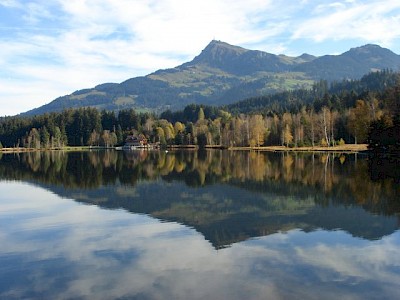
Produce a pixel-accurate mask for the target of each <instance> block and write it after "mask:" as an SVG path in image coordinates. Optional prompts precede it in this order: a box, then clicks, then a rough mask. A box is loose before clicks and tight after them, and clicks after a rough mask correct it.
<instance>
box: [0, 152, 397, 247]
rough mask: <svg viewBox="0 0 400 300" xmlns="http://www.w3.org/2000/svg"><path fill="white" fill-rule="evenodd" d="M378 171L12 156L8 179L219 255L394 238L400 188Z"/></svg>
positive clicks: (242, 156)
mask: <svg viewBox="0 0 400 300" xmlns="http://www.w3.org/2000/svg"><path fill="white" fill-rule="evenodd" d="M369 170H371V164H370V163H369V161H368V160H367V159H365V158H362V157H358V158H357V157H355V156H354V155H344V154H318V155H317V154H299V153H297V154H296V153H259V152H250V153H249V152H229V151H205V152H189V151H187V152H176V153H171V152H170V153H165V152H159V151H156V152H149V151H144V152H140V151H133V152H116V151H100V152H69V153H65V152H60V151H58V152H32V153H22V154H14V155H10V154H7V155H4V156H3V158H2V160H1V163H0V178H3V179H8V180H9V179H14V180H24V181H29V182H34V183H35V184H37V185H41V186H42V187H45V188H47V189H49V190H51V191H53V192H54V193H57V194H58V195H60V196H63V197H66V198H72V199H74V200H76V201H79V202H83V203H89V204H96V205H99V206H101V207H103V208H111V209H117V208H123V209H125V210H127V211H130V212H132V213H144V214H148V215H151V216H153V217H156V218H158V219H160V220H165V221H175V222H178V223H181V224H185V225H188V226H190V227H192V228H195V229H196V230H197V231H198V232H201V233H202V234H203V235H204V237H205V238H206V239H207V240H209V241H210V242H211V243H212V245H213V246H214V247H215V248H217V249H218V248H223V247H226V246H229V245H232V244H233V243H236V242H239V241H243V240H246V239H249V238H251V237H258V236H265V235H271V234H274V233H279V232H287V231H290V230H293V229H301V230H303V231H305V232H310V231H315V230H318V229H320V228H322V229H327V230H336V229H343V230H345V231H346V232H348V233H350V234H351V235H353V236H356V237H361V238H365V239H370V240H374V239H380V238H382V237H383V236H386V235H390V234H392V233H393V232H394V231H395V230H397V229H398V227H399V212H400V207H399V205H400V201H399V198H398V195H399V194H400V193H399V192H400V190H399V185H398V184H397V182H396V180H395V179H393V178H390V177H389V178H384V179H382V180H371V176H370V175H369V174H370V173H369ZM355 220H356V221H355Z"/></svg>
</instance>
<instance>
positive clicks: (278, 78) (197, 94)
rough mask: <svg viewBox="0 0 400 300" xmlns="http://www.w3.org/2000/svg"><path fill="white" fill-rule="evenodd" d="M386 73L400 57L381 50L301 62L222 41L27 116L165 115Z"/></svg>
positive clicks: (307, 57) (396, 66)
mask: <svg viewBox="0 0 400 300" xmlns="http://www.w3.org/2000/svg"><path fill="white" fill-rule="evenodd" d="M382 69H392V70H395V71H397V70H399V69H400V56H399V55H397V54H395V53H393V52H392V51H390V50H388V49H384V48H381V47H380V46H377V45H365V46H362V47H358V48H353V49H350V50H349V51H347V52H345V53H343V54H341V55H325V56H321V57H315V56H312V55H309V54H306V53H305V54H303V55H301V56H298V57H291V56H286V55H275V54H271V53H267V52H263V51H258V50H248V49H245V48H242V47H238V46H233V45H230V44H227V43H224V42H221V41H215V40H213V41H211V43H210V44H208V45H207V47H206V48H205V49H204V50H203V51H202V52H201V53H200V54H199V55H198V56H196V57H195V58H194V59H193V60H192V61H190V62H187V63H184V64H182V65H180V66H177V67H175V68H171V69H165V70H158V71H156V72H154V73H152V74H149V75H147V76H143V77H135V78H131V79H128V80H126V81H124V82H122V83H119V84H118V83H105V84H100V85H98V86H95V87H94V88H90V89H84V90H79V91H76V92H74V93H72V94H70V95H66V96H62V97H59V98H57V99H55V100H54V101H52V102H50V103H49V104H46V105H44V106H41V107H39V108H36V109H33V110H31V111H28V112H26V113H24V114H23V115H35V114H42V113H46V112H52V111H60V110H63V109H66V108H77V107H84V106H92V107H96V108H98V109H106V110H120V109H126V108H135V109H137V110H140V111H155V112H162V111H165V110H167V109H171V110H177V109H182V108H183V107H185V106H186V105H188V104H191V103H196V104H207V105H225V104H230V103H234V102H236V101H239V100H242V99H245V98H249V97H254V96H259V95H267V94H272V93H276V92H280V91H284V90H289V89H298V88H308V87H311V86H312V84H313V83H314V81H315V80H320V79H325V80H328V81H333V80H341V79H358V78H360V77H361V76H363V75H364V74H366V73H368V72H371V71H375V70H382Z"/></svg>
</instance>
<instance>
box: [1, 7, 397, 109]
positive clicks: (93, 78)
mask: <svg viewBox="0 0 400 300" xmlns="http://www.w3.org/2000/svg"><path fill="white" fill-rule="evenodd" d="M397 2H398V1H385V3H384V4H382V2H381V1H376V0H374V1H363V2H361V1H336V2H334V3H330V4H326V2H325V1H301V2H293V1H272V0H268V1H265V0H249V1H229V0H219V1H215V0H202V1H200V0H192V1H180V0H165V1H148V0H118V1H115V0H87V1H81V0H71V1H63V0H58V1H39V0H37V1H30V2H29V3H28V4H26V3H25V2H24V1H17V0H1V1H0V9H1V10H5V11H4V13H5V15H7V13H8V12H12V13H13V14H14V15H15V16H20V18H19V19H18V18H12V19H10V20H5V21H3V22H2V23H1V25H0V31H2V32H3V33H4V34H3V35H2V36H1V37H0V70H1V71H0V73H1V75H2V76H1V77H0V85H1V86H5V85H7V86H8V89H7V90H8V93H7V94H5V93H4V92H2V91H0V105H1V107H2V109H1V111H0V115H4V114H15V113H17V112H22V111H26V110H27V109H30V108H34V107H37V106H40V105H43V104H45V103H46V102H49V101H51V100H53V99H54V98H55V97H54V93H53V91H57V90H58V91H59V92H58V94H56V95H57V96H59V95H63V94H67V93H70V92H72V91H74V90H77V89H81V88H87V87H91V86H94V85H96V84H100V83H103V82H120V81H123V80H125V79H128V78H130V77H135V76H138V75H145V74H148V73H150V72H152V71H155V70H157V69H161V68H168V67H174V66H176V65H179V64H180V63H183V62H185V61H188V60H190V59H191V58H193V57H194V56H195V55H197V54H199V53H200V51H201V50H202V49H203V48H204V47H205V46H206V45H207V43H208V42H210V41H211V40H212V39H213V38H215V39H219V40H223V41H226V42H228V43H231V44H236V45H241V46H245V47H249V48H252V49H259V50H265V51H268V52H272V53H277V54H278V53H283V52H286V53H297V54H301V53H303V52H305V49H300V48H297V47H298V44H297V41H299V40H307V41H308V43H311V44H314V45H315V44H318V43H320V42H326V41H335V40H336V41H337V40H349V39H353V40H354V39H358V40H362V41H365V42H372V43H381V44H382V45H384V46H393V45H394V44H395V41H398V39H399V38H400V36H399V35H400V34H399V30H397V28H400V26H399V25H400V13H399V9H400V4H398V3H397ZM352 46H354V45H352ZM349 48H350V47H349ZM332 52H337V50H333V51H332ZM21 65H22V66H23V67H24V68H21V67H20V66H21ZM38 66H40V69H42V70H45V69H47V71H45V72H39V75H38V76H37V77H36V76H35V73H36V72H38ZM29 68H31V71H29ZM22 70H24V71H26V72H27V73H26V74H25V73H21V72H20V71H22ZM44 73H47V74H48V76H47V77H42V76H41V75H43V74H44ZM67 75H68V76H67ZM26 81H27V82H26ZM38 81H40V83H39V85H38ZM54 82H57V83H56V84H55V85H53V83H54ZM59 82H63V85H64V88H60V85H59ZM21 85H23V86H25V87H29V86H37V87H38V89H42V91H41V94H40V95H39V94H37V93H36V92H35V89H34V90H32V91H31V92H29V91H21V89H20V88H19V87H20V86H21ZM49 86H52V87H50V88H48V87H49ZM40 87H41V88H40ZM12 90H13V91H14V92H12ZM29 94H30V97H29ZM19 96H21V97H19ZM25 96H28V97H29V101H27V100H26V98H25ZM10 99H12V100H15V102H14V103H15V104H16V105H17V106H15V107H11V106H7V103H8V102H9V101H10ZM18 99H19V100H18Z"/></svg>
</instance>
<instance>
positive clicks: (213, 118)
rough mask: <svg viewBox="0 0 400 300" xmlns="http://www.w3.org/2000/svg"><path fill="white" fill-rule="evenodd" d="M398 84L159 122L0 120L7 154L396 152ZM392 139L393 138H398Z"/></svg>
mask: <svg viewBox="0 0 400 300" xmlns="http://www.w3.org/2000/svg"><path fill="white" fill-rule="evenodd" d="M399 116H400V76H399V74H398V73H393V72H391V71H382V72H377V73H371V74H369V75H366V76H364V77H363V78H362V79H361V80H353V81H343V82H336V83H333V84H330V85H328V83H327V82H326V81H320V82H319V83H317V84H315V85H314V86H313V88H312V89H310V90H306V89H303V90H297V91H292V92H285V93H279V94H276V95H274V96H266V97H260V98H251V99H247V100H245V101H241V102H239V103H237V104H234V105H230V106H226V107H211V106H200V105H189V106H187V107H186V108H185V109H184V110H183V111H179V112H171V111H166V112H164V113H162V114H161V115H160V116H156V115H154V114H150V113H138V112H136V111H135V110H133V109H129V110H121V111H120V112H119V113H118V114H117V113H115V112H113V111H105V110H103V111H98V110H96V109H94V108H90V107H89V108H79V109H76V110H73V109H67V110H64V111H63V112H60V113H50V114H43V115H40V116H35V117H29V118H28V117H26V118H23V117H6V118H2V119H1V120H0V142H1V146H3V147H27V148H59V147H63V146H65V145H70V146H79V145H103V146H114V145H122V144H123V143H124V140H125V138H126V136H127V135H129V134H136V135H138V134H143V135H145V136H146V137H147V138H148V139H149V140H150V141H152V142H159V143H160V144H161V145H199V146H205V145H219V146H222V147H231V146H263V145H285V146H288V147H292V146H304V145H310V146H315V145H322V146H331V145H336V144H343V143H366V142H370V143H371V145H372V146H374V145H375V148H381V149H385V147H386V145H385V143H389V144H390V147H391V148H393V147H394V148H396V147H398V141H399V137H400V135H398V134H396V132H398V128H399V124H400V117H399ZM393 134H394V135H393Z"/></svg>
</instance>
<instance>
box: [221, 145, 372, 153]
mask: <svg viewBox="0 0 400 300" xmlns="http://www.w3.org/2000/svg"><path fill="white" fill-rule="evenodd" d="M228 150H248V151H249V150H250V151H269V152H282V151H285V152H341V153H343V152H347V153H360V152H368V151H369V150H368V144H347V145H341V146H332V147H322V146H315V147H293V148H290V147H286V146H261V147H230V148H228Z"/></svg>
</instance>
